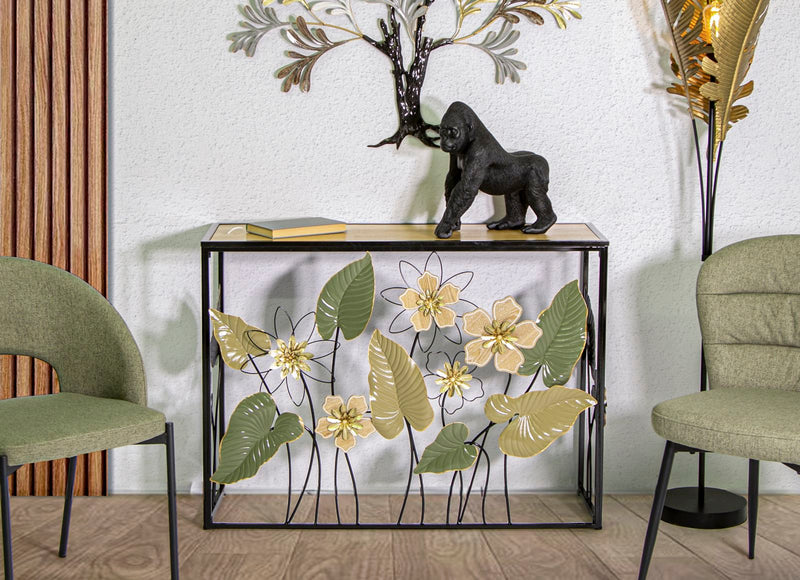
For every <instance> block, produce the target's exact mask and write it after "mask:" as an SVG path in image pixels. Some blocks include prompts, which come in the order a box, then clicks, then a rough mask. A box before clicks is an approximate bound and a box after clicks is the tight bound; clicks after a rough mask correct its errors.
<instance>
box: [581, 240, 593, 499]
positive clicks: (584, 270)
mask: <svg viewBox="0 0 800 580" xmlns="http://www.w3.org/2000/svg"><path fill="white" fill-rule="evenodd" d="M579 283H580V288H581V295H582V296H584V297H586V296H587V294H588V293H589V252H587V251H583V252H581V272H580V280H579ZM588 315H589V312H588V310H587V316H588ZM586 340H587V342H588V341H589V337H588V336H587V337H586ZM592 343H594V341H592ZM587 348H588V345H587ZM587 348H584V349H583V354H582V355H581V359H580V362H579V363H578V365H579V367H578V368H579V372H580V376H579V379H578V380H579V384H580V388H581V389H583V390H584V391H586V392H590V391H591V385H590V384H589V380H588V373H587V368H586V367H587V366H588V364H589V355H588V353H587V352H586V350H587ZM586 417H587V415H586V414H581V416H580V417H579V418H578V489H581V488H583V485H584V468H583V457H584V455H585V453H586V441H585V439H586Z"/></svg>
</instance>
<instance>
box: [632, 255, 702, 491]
mask: <svg viewBox="0 0 800 580" xmlns="http://www.w3.org/2000/svg"><path fill="white" fill-rule="evenodd" d="M699 269H700V257H699V256H697V258H687V257H684V256H678V255H673V256H667V257H661V258H659V257H656V258H654V259H653V260H652V261H649V262H648V263H647V265H646V266H644V267H643V268H641V269H640V270H639V271H638V272H637V273H635V274H634V278H633V284H634V291H633V292H632V295H633V296H635V297H636V303H635V305H634V309H635V316H634V317H633V320H635V321H636V323H637V324H638V326H639V327H638V329H631V334H633V335H635V336H639V337H640V339H639V341H638V343H637V344H636V347H635V348H638V350H639V352H634V353H630V355H629V356H628V357H627V358H629V360H635V361H644V363H643V364H642V366H641V368H639V369H637V370H636V373H635V376H638V377H641V382H640V384H639V385H637V386H636V387H634V391H633V392H634V393H638V397H637V398H639V399H640V400H642V402H641V403H635V402H634V403H631V406H633V407H634V408H639V409H646V411H645V412H642V413H641V415H639V416H636V417H631V418H630V419H632V420H631V421H627V422H626V425H628V427H626V428H627V429H630V432H628V433H625V436H624V439H627V440H635V438H636V437H639V438H641V437H642V434H647V435H646V437H647V438H651V439H652V440H656V439H658V437H657V436H656V435H655V433H653V430H652V427H651V425H650V409H651V408H652V407H653V406H655V405H656V404H658V403H660V402H661V401H665V400H667V399H671V398H674V397H678V396H681V395H688V394H691V393H694V392H697V391H698V390H699V388H700V382H699V381H700V378H699V377H700V346H701V336H700V326H699V323H698V321H697V307H696V301H695V288H696V283H697V274H698V271H699ZM655 449H656V448H654V447H650V446H648V445H642V446H637V450H638V451H637V452H638V453H645V454H646V455H642V456H640V457H636V458H629V460H635V461H636V462H637V463H642V464H646V465H647V466H648V467H647V468H646V469H645V470H644V471H643V473H645V474H647V478H648V479H647V480H646V481H645V482H644V483H645V488H648V486H649V485H651V484H652V486H655V481H656V478H657V476H658V464H659V461H660V458H661V455H660V450H659V451H655ZM659 449H660V448H659ZM685 469H687V470H688V469H689V466H688V464H687V466H686V467H685ZM690 472H691V470H689V473H690ZM684 473H687V472H684ZM693 477H696V472H695V474H694V476H693ZM681 479H685V480H686V482H687V483H689V482H690V481H691V478H689V479H687V478H685V477H682V476H681V473H680V471H678V472H676V473H675V475H674V477H673V479H672V480H671V481H672V483H673V484H678V483H679V482H680V480H681Z"/></svg>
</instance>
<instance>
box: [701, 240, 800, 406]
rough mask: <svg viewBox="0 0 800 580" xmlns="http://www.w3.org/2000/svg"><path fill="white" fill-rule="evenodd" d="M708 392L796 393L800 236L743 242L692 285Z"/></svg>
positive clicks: (799, 379)
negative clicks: (707, 380) (695, 291)
mask: <svg viewBox="0 0 800 580" xmlns="http://www.w3.org/2000/svg"><path fill="white" fill-rule="evenodd" d="M697 311H698V315H699V317H700V329H701V331H702V333H703V347H704V349H705V356H706V365H707V367H708V378H709V386H710V387H711V388H760V389H780V390H784V391H800V235H785V236H769V237H764V238H753V239H750V240H744V241H742V242H738V243H735V244H732V245H730V246H727V247H725V248H722V249H721V250H719V251H718V252H716V253H715V254H713V255H711V256H710V257H709V258H708V259H707V260H706V261H705V263H704V264H703V267H702V268H701V269H700V275H699V277H698V279H697Z"/></svg>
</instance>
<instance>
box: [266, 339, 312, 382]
mask: <svg viewBox="0 0 800 580" xmlns="http://www.w3.org/2000/svg"><path fill="white" fill-rule="evenodd" d="M275 343H276V345H277V347H278V348H275V349H273V350H271V351H269V354H270V356H271V357H272V358H273V359H275V361H274V362H273V363H272V366H271V367H270V368H273V369H280V370H281V378H282V379H285V378H286V377H287V376H288V375H292V376H293V377H294V378H296V379H299V378H300V371H306V372H308V371H310V370H311V367H309V366H308V362H307V361H309V360H311V359H312V358H314V355H313V354H311V353H310V352H306V347H307V346H308V342H307V341H303V342H297V341H296V340H295V338H294V335H292V336H291V337H290V338H289V342H288V343H286V342H285V341H283V340H281V339H280V338H279V339H277V340H276V341H275Z"/></svg>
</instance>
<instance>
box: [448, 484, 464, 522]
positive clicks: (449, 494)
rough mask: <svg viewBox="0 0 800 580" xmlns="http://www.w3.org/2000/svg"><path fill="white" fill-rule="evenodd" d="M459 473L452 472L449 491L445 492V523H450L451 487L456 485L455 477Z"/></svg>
mask: <svg viewBox="0 0 800 580" xmlns="http://www.w3.org/2000/svg"><path fill="white" fill-rule="evenodd" d="M459 473H461V472H460V471H454V472H453V477H452V478H451V479H450V489H449V490H448V492H447V509H446V510H445V523H448V524H449V523H450V504H451V503H452V500H453V486H454V485H455V484H456V476H457V475H458V474H459Z"/></svg>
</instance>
